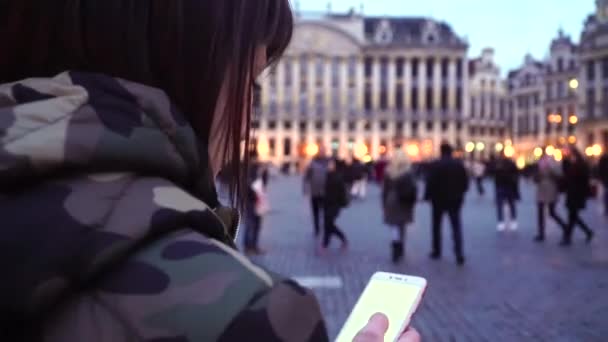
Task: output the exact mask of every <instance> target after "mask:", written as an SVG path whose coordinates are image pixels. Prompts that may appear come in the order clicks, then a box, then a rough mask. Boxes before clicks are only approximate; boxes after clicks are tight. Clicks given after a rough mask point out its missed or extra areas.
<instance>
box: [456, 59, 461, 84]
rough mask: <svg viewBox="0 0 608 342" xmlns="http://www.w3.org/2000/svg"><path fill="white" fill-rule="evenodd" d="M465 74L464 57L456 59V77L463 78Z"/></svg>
mask: <svg viewBox="0 0 608 342" xmlns="http://www.w3.org/2000/svg"><path fill="white" fill-rule="evenodd" d="M462 74H463V67H462V59H460V58H459V59H457V60H456V78H457V79H461V78H462Z"/></svg>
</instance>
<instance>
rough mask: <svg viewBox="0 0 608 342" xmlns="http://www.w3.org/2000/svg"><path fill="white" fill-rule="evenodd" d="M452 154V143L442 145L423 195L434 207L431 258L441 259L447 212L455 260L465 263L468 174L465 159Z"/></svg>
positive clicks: (428, 176)
mask: <svg viewBox="0 0 608 342" xmlns="http://www.w3.org/2000/svg"><path fill="white" fill-rule="evenodd" d="M452 153H453V150H452V146H450V145H449V144H442V145H441V158H440V159H438V160H436V161H435V162H433V163H432V164H431V165H430V166H429V170H428V174H427V184H426V193H425V196H424V198H425V200H427V201H429V202H430V203H431V207H432V208H431V210H432V225H433V231H432V235H433V243H432V251H431V254H430V257H431V258H432V259H439V258H441V219H442V218H443V215H444V214H447V215H448V217H449V219H450V223H451V225H452V237H453V240H454V253H455V254H456V260H457V262H458V264H459V265H463V264H464V262H465V258H464V252H463V241H462V222H461V210H462V205H463V202H464V196H465V194H466V192H467V190H468V188H469V177H468V175H467V171H466V169H465V167H464V165H463V164H462V162H461V161H460V160H457V159H455V158H453V157H452Z"/></svg>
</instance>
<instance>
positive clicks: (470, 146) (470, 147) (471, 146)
mask: <svg viewBox="0 0 608 342" xmlns="http://www.w3.org/2000/svg"><path fill="white" fill-rule="evenodd" d="M464 149H465V151H467V152H469V153H471V152H473V151H475V143H474V142H472V141H470V142H468V143H467V144H466V146H465V147H464Z"/></svg>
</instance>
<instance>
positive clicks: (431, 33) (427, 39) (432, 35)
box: [422, 20, 439, 45]
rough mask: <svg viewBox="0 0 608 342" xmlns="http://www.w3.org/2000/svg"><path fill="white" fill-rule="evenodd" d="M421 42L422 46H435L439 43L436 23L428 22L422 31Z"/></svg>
mask: <svg viewBox="0 0 608 342" xmlns="http://www.w3.org/2000/svg"><path fill="white" fill-rule="evenodd" d="M422 42H423V43H424V44H429V45H431V44H436V43H438V42H439V27H438V26H437V23H436V22H434V21H432V20H429V21H427V22H426V23H425V24H424V27H423V29H422Z"/></svg>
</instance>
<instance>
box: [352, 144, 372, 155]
mask: <svg viewBox="0 0 608 342" xmlns="http://www.w3.org/2000/svg"><path fill="white" fill-rule="evenodd" d="M368 152H369V149H368V148H367V145H365V144H357V145H355V151H354V154H355V157H357V158H363V157H364V156H365V155H366V154H367V153H368Z"/></svg>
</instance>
